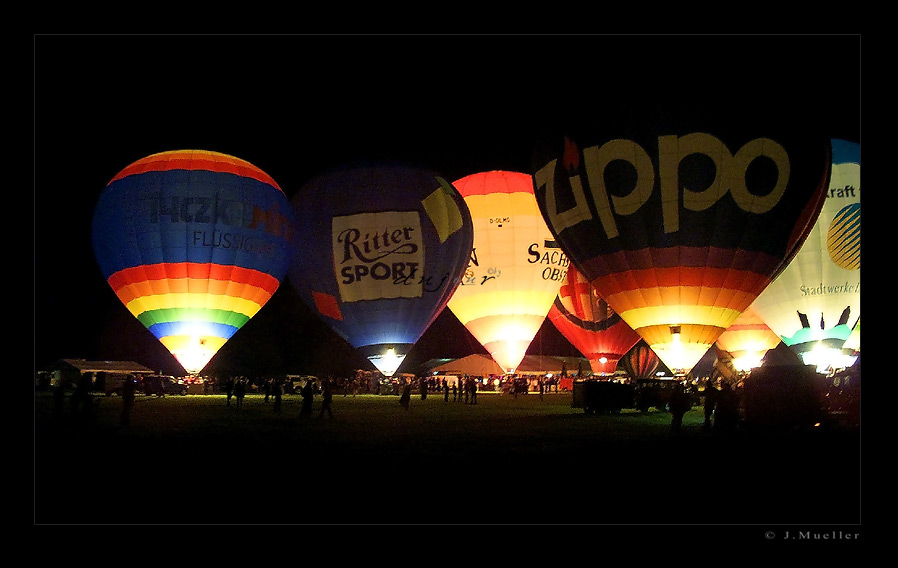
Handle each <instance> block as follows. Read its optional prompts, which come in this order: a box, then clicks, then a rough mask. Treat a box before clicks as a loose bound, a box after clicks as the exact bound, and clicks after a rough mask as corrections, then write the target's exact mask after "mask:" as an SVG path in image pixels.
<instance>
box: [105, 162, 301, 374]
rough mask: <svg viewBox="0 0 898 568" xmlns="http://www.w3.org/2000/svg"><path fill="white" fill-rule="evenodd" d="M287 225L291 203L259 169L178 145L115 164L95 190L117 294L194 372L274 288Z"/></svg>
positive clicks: (282, 269) (285, 254)
mask: <svg viewBox="0 0 898 568" xmlns="http://www.w3.org/2000/svg"><path fill="white" fill-rule="evenodd" d="M292 228H293V216H292V211H291V209H290V203H289V201H288V200H287V197H286V196H285V195H284V192H283V191H282V190H281V188H280V187H279V186H278V185H277V183H275V181H274V180H273V179H272V178H271V177H269V176H268V175H267V174H266V173H265V172H263V171H262V170H260V169H259V168H257V167H256V166H254V165H252V164H250V163H249V162H246V161H244V160H241V159H239V158H235V157H233V156H229V155H226V154H220V153H217V152H209V151H203V150H180V151H171V152H162V153H159V154H153V155H151V156H148V157H146V158H143V159H141V160H138V161H136V162H134V163H133V164H131V165H129V166H128V167H126V168H125V169H124V170H122V171H121V172H119V174H118V175H116V176H115V177H114V178H113V179H112V181H110V182H109V184H108V185H107V186H106V188H105V189H104V191H103V192H102V194H101V195H100V198H99V201H98V203H97V206H96V208H95V211H94V218H93V226H92V233H93V246H94V252H95V255H96V258H97V262H98V263H99V265H100V269H101V270H102V272H103V275H104V276H105V277H106V279H107V281H108V282H109V285H110V286H111V287H112V289H113V291H114V292H115V294H116V295H117V296H118V298H119V299H120V300H121V301H122V303H124V304H125V306H126V307H127V308H128V310H129V311H130V312H131V313H132V314H134V316H136V317H137V319H138V320H140V322H141V323H143V324H144V325H145V326H146V327H147V328H148V329H149V330H150V332H151V333H152V334H153V335H154V336H155V337H156V338H157V339H159V341H160V342H162V344H163V345H164V346H165V347H166V348H167V349H168V350H169V351H170V352H171V353H172V355H174V357H175V358H176V359H177V360H178V362H179V363H180V364H181V366H182V367H183V368H184V369H185V370H186V371H187V372H188V373H194V374H195V373H199V372H200V371H201V370H202V369H203V367H205V366H206V364H207V363H208V362H209V360H210V359H211V358H212V357H213V356H214V355H215V354H216V353H217V352H218V350H219V349H220V348H221V347H222V345H224V344H225V342H226V341H227V340H228V339H229V338H230V337H231V336H233V335H234V333H236V332H237V330H239V329H240V328H241V327H242V326H243V325H244V324H245V323H246V322H247V321H249V319H250V318H252V317H253V316H254V315H255V314H256V313H257V312H258V311H259V310H260V309H261V308H262V306H264V305H265V303H266V302H267V301H268V300H269V299H270V298H271V296H272V294H274V292H275V290H276V289H277V288H278V286H279V284H280V281H281V279H282V278H283V277H284V275H285V274H286V272H287V266H288V264H289V262H290V231H291V230H292Z"/></svg>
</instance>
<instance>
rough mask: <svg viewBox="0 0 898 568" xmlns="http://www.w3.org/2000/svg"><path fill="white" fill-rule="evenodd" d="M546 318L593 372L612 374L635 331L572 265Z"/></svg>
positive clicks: (635, 336)
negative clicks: (587, 361)
mask: <svg viewBox="0 0 898 568" xmlns="http://www.w3.org/2000/svg"><path fill="white" fill-rule="evenodd" d="M549 321H551V322H552V324H553V325H555V327H556V328H558V331H559V332H561V335H563V336H564V338H565V339H567V340H568V341H569V342H570V343H571V345H573V346H574V347H576V348H577V349H578V350H579V351H580V352H581V353H583V355H584V356H585V357H586V358H587V359H588V360H589V365H590V367H592V372H593V373H595V374H612V373H614V370H615V369H616V368H617V363H618V361H619V360H620V358H621V357H623V356H624V354H625V353H627V351H629V350H630V349H631V348H632V347H633V346H634V345H636V343H637V342H638V341H639V334H638V333H636V332H635V331H633V329H632V328H630V326H629V325H627V323H626V322H625V321H624V320H622V319H621V317H620V316H619V315H617V314H616V313H615V312H614V310H612V309H611V308H610V307H609V306H608V302H606V301H605V300H603V299H602V298H601V297H600V296H599V295H598V293H597V292H596V290H595V288H593V287H592V285H591V284H590V283H589V282H588V281H587V280H586V278H585V277H584V276H583V275H582V274H581V273H580V272H579V271H578V270H577V269H576V268H574V267H573V265H571V266H568V269H567V275H566V276H565V280H564V283H563V284H562V285H561V289H560V290H559V291H558V295H557V296H556V297H555V302H554V303H553V304H552V308H551V309H550V310H549Z"/></svg>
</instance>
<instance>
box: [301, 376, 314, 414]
mask: <svg viewBox="0 0 898 568" xmlns="http://www.w3.org/2000/svg"><path fill="white" fill-rule="evenodd" d="M301 392H302V407H300V409H299V417H300V418H311V417H312V399H313V398H314V396H315V395H314V391H313V390H312V381H311V380H306V384H305V385H303V387H302V391H301Z"/></svg>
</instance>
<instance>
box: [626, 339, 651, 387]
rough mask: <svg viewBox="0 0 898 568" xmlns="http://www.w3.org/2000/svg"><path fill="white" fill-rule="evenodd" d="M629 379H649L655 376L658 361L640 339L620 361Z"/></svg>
mask: <svg viewBox="0 0 898 568" xmlns="http://www.w3.org/2000/svg"><path fill="white" fill-rule="evenodd" d="M620 363H621V365H622V366H623V367H624V370H625V371H626V372H627V374H628V375H630V378H632V379H635V380H639V379H650V378H652V377H653V376H655V371H656V370H657V369H658V365H659V364H660V360H659V359H658V356H657V355H656V354H655V352H654V351H652V348H651V347H649V346H648V344H647V343H646V342H645V340H642V339H640V340H639V341H637V342H636V346H635V347H633V348H632V349H630V351H628V352H627V354H626V355H624V357H623V359H621V361H620Z"/></svg>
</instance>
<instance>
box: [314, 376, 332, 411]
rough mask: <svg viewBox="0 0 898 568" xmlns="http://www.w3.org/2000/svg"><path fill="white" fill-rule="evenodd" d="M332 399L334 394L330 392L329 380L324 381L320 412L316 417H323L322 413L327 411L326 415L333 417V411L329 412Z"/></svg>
mask: <svg viewBox="0 0 898 568" xmlns="http://www.w3.org/2000/svg"><path fill="white" fill-rule="evenodd" d="M333 399H334V395H333V393H332V392H331V382H330V381H329V380H325V381H324V387H323V389H322V392H321V412H319V413H318V418H324V413H325V412H327V415H328V416H330V417H331V418H333V417H334V413H333V412H331V401H332V400H333Z"/></svg>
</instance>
